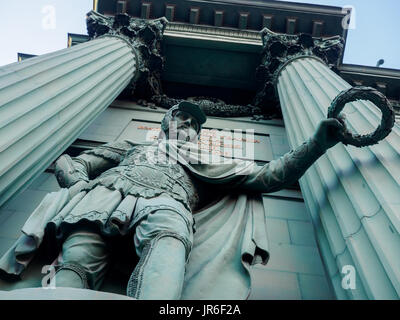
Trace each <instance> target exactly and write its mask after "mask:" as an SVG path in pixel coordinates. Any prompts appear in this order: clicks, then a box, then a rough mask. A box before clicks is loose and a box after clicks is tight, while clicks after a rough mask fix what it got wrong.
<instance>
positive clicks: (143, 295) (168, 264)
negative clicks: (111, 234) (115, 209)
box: [127, 209, 193, 300]
mask: <svg viewBox="0 0 400 320" xmlns="http://www.w3.org/2000/svg"><path fill="white" fill-rule="evenodd" d="M190 221H191V220H189V219H185V217H184V215H182V214H179V213H177V209H174V210H168V209H162V210H157V211H154V212H152V213H151V214H149V215H147V217H146V218H144V219H142V221H140V223H139V224H138V225H137V227H136V232H135V238H134V242H135V247H136V252H137V253H138V255H139V257H140V260H139V262H138V264H137V266H136V268H135V270H134V271H133V273H132V275H131V278H130V279H129V282H128V288H127V294H128V296H131V297H133V298H136V299H146V300H153V299H154V300H161V299H168V300H174V299H179V298H180V296H181V293H182V288H183V282H184V276H185V266H186V262H187V260H188V257H189V254H190V250H191V247H192V241H193V231H192V224H191V222H190Z"/></svg>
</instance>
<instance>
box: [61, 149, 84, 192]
mask: <svg viewBox="0 0 400 320" xmlns="http://www.w3.org/2000/svg"><path fill="white" fill-rule="evenodd" d="M54 173H55V175H56V178H57V181H58V184H59V185H60V187H61V188H69V187H71V186H72V185H74V184H75V183H77V182H78V181H82V180H83V181H86V182H88V181H89V178H88V175H87V172H86V167H85V166H84V165H83V164H82V163H80V162H79V161H74V160H73V159H72V158H71V157H70V156H69V155H67V154H64V155H62V156H61V157H60V158H58V160H57V161H56V163H55V172H54Z"/></svg>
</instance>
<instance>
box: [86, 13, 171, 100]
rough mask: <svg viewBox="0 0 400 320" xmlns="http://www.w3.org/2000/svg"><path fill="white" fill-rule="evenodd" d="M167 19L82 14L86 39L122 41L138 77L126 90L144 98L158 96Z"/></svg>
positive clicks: (125, 15)
mask: <svg viewBox="0 0 400 320" xmlns="http://www.w3.org/2000/svg"><path fill="white" fill-rule="evenodd" d="M167 23H168V20H167V19H166V18H164V17H162V18H159V19H155V20H146V19H139V18H133V17H130V16H129V15H127V14H117V15H115V16H114V17H107V16H104V15H102V14H100V13H98V12H95V11H90V12H89V13H88V14H87V15H86V25H87V31H88V35H89V37H90V38H92V39H94V38H99V37H108V36H111V37H118V38H121V39H123V40H125V41H126V42H127V43H128V44H129V45H130V46H131V47H132V50H133V51H134V53H135V55H136V56H137V58H138V62H139V65H138V70H139V73H138V77H137V78H136V79H135V83H134V86H133V83H132V86H131V87H130V90H131V91H133V90H134V88H135V87H136V89H139V88H138V87H140V90H137V91H138V92H140V93H141V95H144V96H145V97H149V96H152V95H154V94H160V93H161V87H160V73H161V71H162V69H163V68H164V57H163V56H162V53H161V40H162V37H163V33H164V30H165V28H166V26H167Z"/></svg>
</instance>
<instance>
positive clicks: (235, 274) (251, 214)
mask: <svg viewBox="0 0 400 320" xmlns="http://www.w3.org/2000/svg"><path fill="white" fill-rule="evenodd" d="M305 144H306V143H305ZM160 146H161V149H163V148H164V149H163V150H168V151H169V153H168V155H169V156H170V157H171V158H173V159H174V160H176V161H178V162H179V163H180V164H181V165H183V166H185V167H186V168H187V169H188V170H189V171H190V173H191V174H193V175H194V176H195V177H197V178H198V179H201V180H202V181H204V182H208V183H212V184H214V185H215V184H219V185H221V187H224V186H229V185H230V186H233V185H235V186H237V187H238V188H237V190H239V192H234V193H231V194H227V195H225V196H224V197H223V198H222V199H219V200H218V201H214V202H213V203H210V204H208V205H207V206H206V207H204V208H202V209H201V210H199V211H197V212H196V213H195V214H194V215H193V217H194V220H195V225H196V232H195V234H194V242H193V248H192V251H191V254H190V257H189V260H188V263H187V266H186V272H185V280H184V286H183V292H182V296H181V298H182V299H246V298H248V296H249V295H250V290H251V279H250V272H249V271H250V266H251V265H255V264H266V263H267V261H268V259H269V252H268V238H267V231H266V217H265V211H264V206H263V203H262V197H261V193H262V192H275V191H278V190H280V189H282V188H284V187H285V186H287V185H288V184H289V183H292V182H293V181H292V180H293V178H294V180H296V179H297V178H298V177H296V174H294V173H295V171H299V169H298V168H297V167H296V166H295V165H293V163H295V162H293V160H296V157H295V156H293V155H291V153H289V154H286V155H285V156H283V157H281V158H279V159H277V160H273V161H271V162H270V163H268V164H266V165H264V166H257V165H255V163H254V162H252V161H243V160H237V159H235V160H231V161H229V162H227V161H226V159H222V157H218V156H215V155H214V156H213V162H212V163H210V162H209V161H208V162H207V161H204V159H203V158H201V157H200V161H199V156H198V155H199V153H198V151H197V150H196V147H193V146H192V147H190V148H188V149H185V151H184V152H182V150H184V149H179V146H177V145H176V144H174V143H170V142H166V143H165V142H164V143H163V144H162V143H161V144H160ZM196 159H197V160H196ZM196 161H197V162H196ZM300 171H303V172H304V170H303V169H301V170H300ZM300 173H301V174H302V172H300ZM298 175H299V174H298ZM289 176H293V178H292V179H289V180H290V181H289V180H288V177H289ZM249 191H250V192H249ZM84 194H85V191H81V192H79V191H75V192H74V195H71V192H70V190H69V189H66V188H63V189H61V190H59V191H57V192H52V193H49V194H47V195H46V196H45V197H44V199H43V200H42V202H41V203H40V204H39V206H38V207H37V208H36V210H35V211H34V212H33V213H32V214H31V216H30V217H29V218H28V220H27V221H26V223H25V224H24V226H23V227H22V235H21V236H20V237H19V239H18V240H17V241H16V242H15V243H14V245H13V246H12V247H11V248H10V249H9V250H8V251H7V252H6V253H5V254H4V256H3V257H2V258H1V259H0V272H1V273H0V275H2V276H6V277H7V278H9V279H10V278H11V279H20V277H21V274H22V273H23V271H24V270H25V269H26V268H27V267H28V265H29V263H30V262H31V261H32V260H33V258H34V256H35V253H37V251H38V248H39V246H40V245H41V244H42V242H43V239H44V238H45V233H47V232H48V230H49V229H51V228H53V229H54V228H55V227H56V226H51V223H50V221H51V220H52V219H53V218H54V217H55V216H56V215H58V214H60V212H62V211H63V210H69V209H68V207H73V206H75V205H76V204H77V203H78V202H79V201H80V200H81V199H82V197H83V196H84ZM132 249H133V248H132Z"/></svg>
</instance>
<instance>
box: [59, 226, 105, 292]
mask: <svg viewBox="0 0 400 320" xmlns="http://www.w3.org/2000/svg"><path fill="white" fill-rule="evenodd" d="M108 258H109V248H108V245H107V243H106V242H105V241H104V239H103V238H102V237H101V236H100V235H98V234H97V233H94V232H89V231H77V232H74V233H72V234H71V235H69V237H68V238H67V239H66V240H65V241H64V243H63V246H62V263H61V264H60V265H59V266H58V267H57V272H56V277H55V278H56V283H55V285H56V287H72V288H86V289H94V290H97V289H98V288H99V287H100V286H101V284H102V282H103V280H104V276H105V273H106V271H107V267H108Z"/></svg>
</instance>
